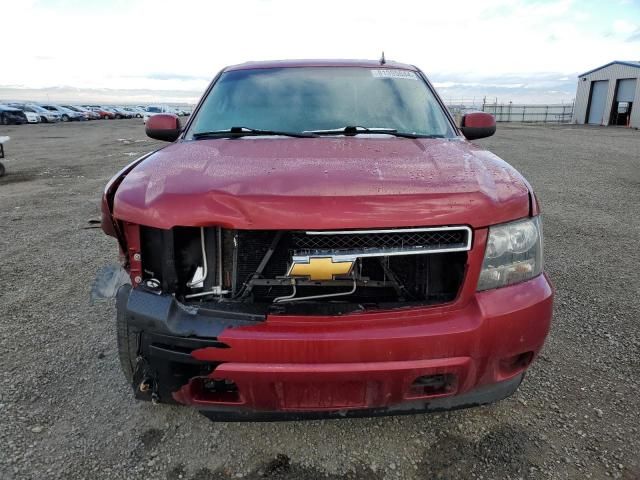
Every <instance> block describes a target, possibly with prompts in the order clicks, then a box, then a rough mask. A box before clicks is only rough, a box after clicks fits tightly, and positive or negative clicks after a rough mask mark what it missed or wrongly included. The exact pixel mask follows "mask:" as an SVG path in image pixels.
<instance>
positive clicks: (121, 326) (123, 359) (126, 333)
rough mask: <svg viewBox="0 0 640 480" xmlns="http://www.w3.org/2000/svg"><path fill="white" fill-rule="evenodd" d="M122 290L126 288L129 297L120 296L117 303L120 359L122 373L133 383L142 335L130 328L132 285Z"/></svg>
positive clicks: (125, 286)
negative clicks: (127, 311) (128, 315)
mask: <svg viewBox="0 0 640 480" xmlns="http://www.w3.org/2000/svg"><path fill="white" fill-rule="evenodd" d="M120 288H121V289H122V288H126V289H127V295H118V301H117V303H116V310H117V314H116V331H117V341H118V357H119V358H120V367H121V368H122V373H124V376H125V378H126V379H127V382H129V383H131V382H132V381H133V372H134V370H135V368H136V360H137V358H138V343H139V338H140V333H139V332H137V331H134V330H132V329H131V328H129V319H128V318H127V315H126V306H127V298H128V297H129V295H128V291H130V290H131V285H123V286H122V287H120Z"/></svg>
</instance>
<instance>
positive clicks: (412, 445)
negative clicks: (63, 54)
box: [0, 120, 640, 480]
mask: <svg viewBox="0 0 640 480" xmlns="http://www.w3.org/2000/svg"><path fill="white" fill-rule="evenodd" d="M0 134H2V135H4V134H8V135H10V136H11V137H12V139H11V141H10V142H9V144H8V145H7V154H8V158H7V160H6V162H5V164H6V166H7V170H8V175H7V176H6V177H4V178H1V179H0V259H1V261H0V478H2V479H3V480H11V479H20V480H22V479H31V478H33V479H43V478H47V479H75V478H86V479H102V478H114V479H116V478H117V479H124V478H127V479H138V478H139V479H143V478H144V479H150V478H160V479H165V478H167V479H179V478H183V479H198V480H205V479H226V478H240V477H245V478H286V479H312V478H333V479H337V478H348V479H377V478H378V479H382V478H402V479H412V478H420V479H423V478H446V479H449V478H465V479H467V478H485V479H498V478H595V479H601V478H605V477H609V476H610V477H613V478H624V479H629V480H631V479H637V478H640V416H639V415H638V410H640V399H639V398H640V380H639V374H638V368H639V367H640V335H638V333H639V330H640V324H639V323H638V322H639V318H638V316H639V315H638V314H639V312H640V281H639V278H640V277H639V274H638V271H637V269H638V265H640V249H639V248H638V238H640V221H639V220H638V206H639V205H640V132H637V131H630V130H625V129H604V128H577V127H564V126H555V127H532V126H529V127H527V126H515V125H513V126H512V125H500V126H499V131H498V134H497V135H496V136H495V137H494V138H491V139H488V140H486V141H483V143H484V144H486V145H487V146H488V147H490V148H491V149H492V150H493V151H494V152H496V153H497V154H498V155H501V156H502V157H503V158H505V159H506V160H508V161H510V162H511V163H512V164H514V165H515V166H516V167H517V168H518V169H520V171H522V172H523V173H524V174H525V175H526V176H527V178H528V179H529V180H530V181H531V183H532V184H533V185H534V187H535V188H536V190H537V192H538V195H539V197H540V200H541V203H542V206H543V210H544V213H545V216H544V222H545V224H544V225H545V234H546V238H545V240H546V245H545V248H546V251H545V255H546V266H547V270H548V272H549V273H550V275H551V278H552V279H553V281H554V282H555V286H556V288H557V297H556V299H557V301H556V310H555V318H554V324H553V330H552V333H551V336H550V338H549V340H548V342H547V345H546V347H545V349H544V351H543V354H542V356H541V358H540V359H539V360H538V361H537V363H535V365H534V366H533V367H532V369H531V370H530V373H529V374H528V376H527V378H526V379H525V382H524V384H523V385H522V387H521V388H520V390H519V391H518V393H517V394H516V395H515V396H513V397H512V398H510V399H508V400H506V401H503V402H501V403H499V404H496V405H493V406H489V407H483V408H479V409H474V410H465V411H458V412H453V413H446V414H432V415H416V416H406V417H396V418H393V417H387V418H377V419H358V420H340V421H313V422H290V423H246V424H233V423H211V422H209V421H208V420H206V419H205V418H204V417H202V416H201V415H199V414H198V413H197V412H195V411H192V410H189V409H187V408H173V407H168V406H155V407H154V406H153V405H151V404H149V403H136V402H134V401H133V399H132V395H131V392H130V391H129V387H128V386H127V385H126V384H125V381H124V378H123V376H122V374H121V373H120V370H119V365H118V358H117V353H116V348H115V337H114V335H115V332H114V327H115V326H114V316H115V311H114V306H113V305H112V304H111V303H98V304H95V305H92V304H91V302H90V301H89V291H90V286H91V283H92V281H93V278H94V275H95V272H96V271H97V270H98V269H99V268H100V267H101V266H103V265H105V264H107V263H113V262H114V261H116V259H117V254H116V252H117V250H116V248H117V247H116V243H115V241H114V240H113V239H112V238H108V237H106V236H104V235H103V234H102V232H101V231H100V230H99V229H96V228H90V227H93V225H91V224H90V223H89V221H90V220H92V219H97V218H98V215H99V213H98V212H99V210H98V200H99V197H100V193H101V190H102V188H103V186H104V184H105V182H106V181H107V179H108V178H109V177H110V176H111V175H112V174H113V173H114V172H115V171H116V170H118V169H119V168H120V167H122V166H123V165H125V164H126V163H128V162H129V161H130V160H132V159H133V158H135V157H136V156H139V155H140V154H142V153H144V152H146V151H148V150H151V149H153V148H154V147H155V146H156V145H157V143H155V142H151V141H148V140H147V139H146V138H145V136H144V131H143V126H142V122H141V121H140V120H130V121H126V120H122V121H102V122H90V123H82V124H73V125H66V124H64V125H62V124H61V125H34V126H20V127H3V128H2V130H0Z"/></svg>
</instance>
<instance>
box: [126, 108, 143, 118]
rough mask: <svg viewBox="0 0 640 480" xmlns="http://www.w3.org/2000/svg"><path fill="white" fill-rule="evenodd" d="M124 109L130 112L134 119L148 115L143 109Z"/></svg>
mask: <svg viewBox="0 0 640 480" xmlns="http://www.w3.org/2000/svg"><path fill="white" fill-rule="evenodd" d="M122 109H123V110H125V111H127V112H129V113H130V114H131V116H132V117H133V118H142V117H144V114H145V113H146V112H145V111H144V110H143V109H141V108H139V107H122Z"/></svg>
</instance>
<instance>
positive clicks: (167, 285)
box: [140, 227, 471, 314]
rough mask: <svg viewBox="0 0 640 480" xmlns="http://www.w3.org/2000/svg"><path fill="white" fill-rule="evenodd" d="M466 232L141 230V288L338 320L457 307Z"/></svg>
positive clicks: (458, 229)
mask: <svg viewBox="0 0 640 480" xmlns="http://www.w3.org/2000/svg"><path fill="white" fill-rule="evenodd" d="M470 247H471V230H470V229H469V228H467V227H441V228H406V229H390V230H344V231H334V232H326V231H310V232H309V231H307V232H305V231H283V230H230V229H223V228H218V227H205V228H198V227H176V228H173V229H171V230H162V229H157V228H150V227H141V231H140V248H141V260H142V279H141V283H140V286H141V287H143V288H146V289H149V290H152V291H157V292H162V293H170V294H174V295H175V296H176V298H178V299H179V300H180V301H182V302H185V303H191V302H199V303H209V302H216V303H218V304H219V305H218V306H217V307H216V308H224V309H231V310H238V311H246V310H247V309H249V310H251V311H262V312H266V311H274V310H275V311H302V312H303V311H306V308H308V307H309V306H310V304H312V305H313V307H312V309H311V311H315V312H318V309H319V304H322V305H323V307H322V308H320V313H327V314H340V313H346V312H349V311H354V310H361V309H366V308H376V307H377V308H389V307H394V306H395V307H397V306H403V305H416V304H438V303H445V302H449V301H452V300H454V299H455V297H456V296H457V294H458V290H459V288H460V285H461V284H462V280H463V277H464V273H465V267H466V263H467V251H468V250H469V249H470Z"/></svg>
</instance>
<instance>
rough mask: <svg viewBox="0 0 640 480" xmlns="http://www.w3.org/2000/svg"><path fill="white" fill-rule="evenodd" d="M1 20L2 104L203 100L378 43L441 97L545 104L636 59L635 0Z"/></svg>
mask: <svg viewBox="0 0 640 480" xmlns="http://www.w3.org/2000/svg"><path fill="white" fill-rule="evenodd" d="M0 17H1V19H2V28H1V29H0V32H1V33H2V39H3V40H2V48H1V49H0V58H2V60H1V61H0V99H2V98H6V96H7V95H11V96H14V97H15V96H16V95H18V94H20V92H22V94H23V95H27V96H38V95H42V94H44V93H46V94H48V95H51V99H52V100H56V96H61V95H62V96H71V97H74V96H77V97H78V99H79V100H80V99H88V98H89V97H100V98H103V97H104V99H105V100H106V98H107V97H109V96H111V97H114V101H116V100H115V98H118V99H120V101H121V102H124V101H187V102H195V101H197V99H198V97H199V95H200V94H201V93H202V91H203V90H204V88H205V87H206V85H207V84H208V82H209V81H210V80H211V78H212V77H213V76H214V75H215V73H216V72H217V71H218V70H219V69H220V68H222V67H223V66H225V65H229V64H235V63H241V62H244V61H247V60H263V59H277V58H373V59H376V58H378V57H379V56H380V52H381V51H382V50H383V49H384V51H385V53H386V56H387V59H393V60H398V61H403V62H407V63H413V64H415V65H417V66H419V67H420V68H422V69H423V70H424V71H425V72H426V73H427V75H428V76H429V77H430V78H431V79H432V81H434V83H435V84H436V87H437V88H438V90H439V92H440V93H441V95H442V96H443V97H445V100H449V99H456V98H459V97H465V98H466V99H470V98H471V97H474V96H476V97H478V98H479V97H482V96H483V95H487V96H490V97H494V96H497V97H498V98H499V100H502V101H509V100H514V101H516V102H517V101H530V102H531V101H533V102H537V103H544V102H549V101H561V100H562V101H570V100H571V99H572V98H573V96H574V92H575V85H576V80H577V79H576V75H577V74H579V73H582V72H584V71H586V70H589V69H591V68H593V67H597V66H599V65H602V64H605V63H608V62H609V61H611V60H640V0H610V1H596V0H559V1H546V0H469V1H466V0H456V1H451V0H447V1H442V2H436V1H424V0H423V1H408V0H394V1H389V0H385V1H378V0H367V1H347V0H340V1H334V0H322V1H307V2H305V1H302V0H282V1H280V0H242V1H225V2H222V1H220V2H218V1H215V2H214V1H205V0H202V1H200V0H181V1H175V0H174V1H162V0H109V1H107V0H104V1H98V0H0ZM40 89H46V90H40ZM104 89H109V90H104ZM16 92H17V93H16ZM66 99H67V98H66V97H65V100H66Z"/></svg>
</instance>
